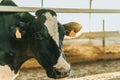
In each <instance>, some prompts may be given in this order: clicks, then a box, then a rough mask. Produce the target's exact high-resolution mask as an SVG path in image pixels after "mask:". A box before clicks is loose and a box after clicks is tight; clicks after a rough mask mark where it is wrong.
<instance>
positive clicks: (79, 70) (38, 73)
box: [16, 60, 120, 80]
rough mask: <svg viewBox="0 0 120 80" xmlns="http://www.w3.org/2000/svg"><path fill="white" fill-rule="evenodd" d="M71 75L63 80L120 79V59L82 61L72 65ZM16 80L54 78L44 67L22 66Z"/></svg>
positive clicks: (48, 79) (45, 79)
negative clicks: (48, 74)
mask: <svg viewBox="0 0 120 80" xmlns="http://www.w3.org/2000/svg"><path fill="white" fill-rule="evenodd" d="M71 67H72V71H71V75H70V76H69V77H67V78H65V79H61V80H120V60H109V61H108V60H101V61H93V62H81V63H75V64H72V65H71ZM16 80H53V79H50V78H48V77H47V76H46V74H45V71H44V69H42V68H40V67H37V68H22V69H21V70H20V75H19V76H18V77H17V79H16Z"/></svg>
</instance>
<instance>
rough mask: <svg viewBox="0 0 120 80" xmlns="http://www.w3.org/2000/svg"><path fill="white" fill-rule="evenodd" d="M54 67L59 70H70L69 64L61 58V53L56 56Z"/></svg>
mask: <svg viewBox="0 0 120 80" xmlns="http://www.w3.org/2000/svg"><path fill="white" fill-rule="evenodd" d="M54 68H56V69H58V70H60V71H61V72H67V71H69V70H70V65H69V64H68V63H67V61H66V60H65V59H64V58H63V55H62V54H61V55H60V57H59V58H58V61H57V64H55V65H54Z"/></svg>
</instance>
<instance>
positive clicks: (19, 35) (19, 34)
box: [15, 27, 22, 38]
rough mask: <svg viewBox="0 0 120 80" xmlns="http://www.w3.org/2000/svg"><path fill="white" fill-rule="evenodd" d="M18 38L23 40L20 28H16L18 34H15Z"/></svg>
mask: <svg viewBox="0 0 120 80" xmlns="http://www.w3.org/2000/svg"><path fill="white" fill-rule="evenodd" d="M15 36H16V38H22V36H21V33H20V31H19V28H18V27H17V28H16V33H15Z"/></svg>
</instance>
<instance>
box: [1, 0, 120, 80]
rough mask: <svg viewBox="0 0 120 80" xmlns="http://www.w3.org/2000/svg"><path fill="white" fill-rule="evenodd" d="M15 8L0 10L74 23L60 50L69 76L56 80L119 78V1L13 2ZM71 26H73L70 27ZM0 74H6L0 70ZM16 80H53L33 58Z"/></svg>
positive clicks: (21, 0)
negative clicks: (45, 13)
mask: <svg viewBox="0 0 120 80" xmlns="http://www.w3.org/2000/svg"><path fill="white" fill-rule="evenodd" d="M13 1H14V2H16V3H17V5H18V6H19V7H11V6H6V7H4V6H0V11H6V12H11V11H12V12H16V11H17V12H25V11H28V12H30V13H31V14H33V15H34V12H35V11H36V10H37V9H42V8H50V9H53V10H55V11H56V13H57V17H58V20H59V21H60V22H61V23H62V24H67V23H69V22H77V23H78V24H79V25H75V26H80V30H79V31H78V32H76V33H75V34H74V33H73V35H72V36H70V35H66V36H67V38H65V39H64V41H63V51H64V54H65V56H66V60H67V61H68V62H69V63H70V65H71V68H72V69H71V75H70V76H69V77H66V78H62V79H59V80H119V79H120V67H119V66H120V23H119V21H120V5H119V3H120V1H119V0H114V1H112V0H111V1H110V0H74V1H73V0H70V1H65V0H60V1H57V0H52V1H48V0H36V1H34V0H29V2H28V1H27V0H13ZM70 26H71V25H70ZM72 26H74V24H73V25H72ZM0 69H1V71H2V72H0V74H2V73H4V72H5V73H6V72H7V70H6V71H3V70H2V68H0ZM16 80H53V79H51V78H48V77H47V76H46V73H45V70H44V69H43V68H42V67H41V65H39V63H38V62H37V61H36V60H35V59H30V60H28V61H26V62H25V63H24V64H23V65H22V67H21V69H20V73H19V76H18V77H17V78H16ZM55 80H56V79H55Z"/></svg>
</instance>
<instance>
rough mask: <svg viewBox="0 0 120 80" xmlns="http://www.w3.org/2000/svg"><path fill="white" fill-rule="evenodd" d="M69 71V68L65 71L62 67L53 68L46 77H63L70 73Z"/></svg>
mask: <svg viewBox="0 0 120 80" xmlns="http://www.w3.org/2000/svg"><path fill="white" fill-rule="evenodd" d="M70 71H71V69H69V70H67V71H65V70H64V69H63V68H59V69H57V68H53V70H52V73H49V74H48V77H50V78H55V79H59V78H64V77H67V76H69V75H70Z"/></svg>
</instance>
